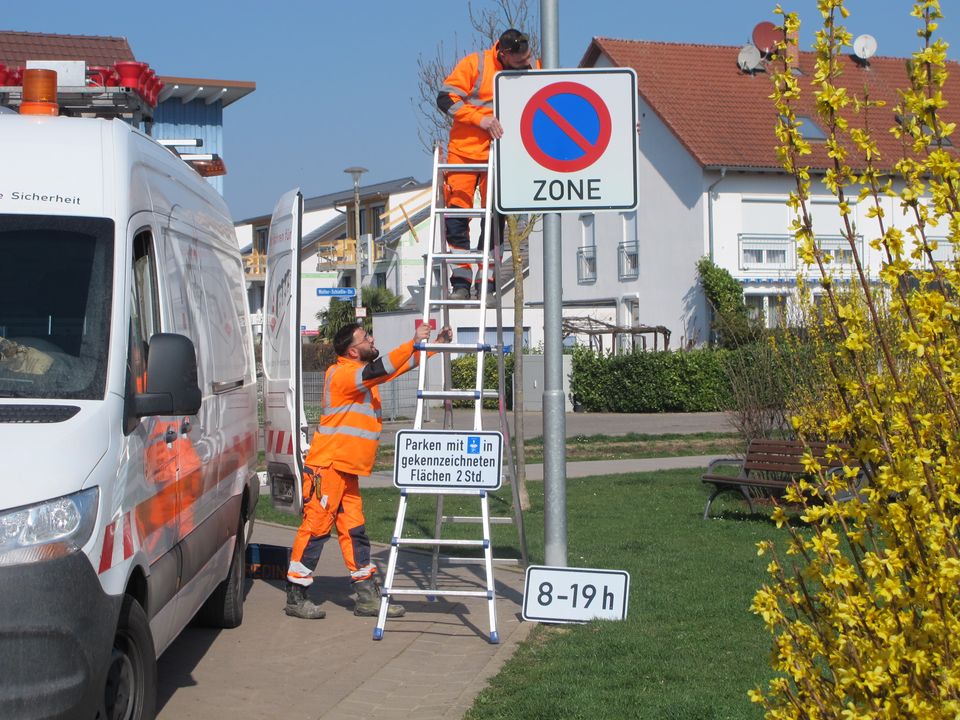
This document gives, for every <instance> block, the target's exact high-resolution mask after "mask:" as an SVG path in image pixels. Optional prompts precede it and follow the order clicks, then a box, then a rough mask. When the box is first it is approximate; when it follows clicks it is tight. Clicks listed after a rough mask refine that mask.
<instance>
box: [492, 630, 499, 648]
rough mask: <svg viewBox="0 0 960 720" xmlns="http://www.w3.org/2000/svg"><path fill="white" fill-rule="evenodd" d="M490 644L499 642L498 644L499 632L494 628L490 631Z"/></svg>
mask: <svg viewBox="0 0 960 720" xmlns="http://www.w3.org/2000/svg"><path fill="white" fill-rule="evenodd" d="M490 644H491V645H499V644H500V633H498V632H497V631H496V630H494V631H493V632H492V633H490Z"/></svg>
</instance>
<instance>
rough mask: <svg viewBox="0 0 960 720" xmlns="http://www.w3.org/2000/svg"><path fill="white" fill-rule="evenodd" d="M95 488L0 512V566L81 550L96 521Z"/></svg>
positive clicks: (96, 493) (98, 495)
mask: <svg viewBox="0 0 960 720" xmlns="http://www.w3.org/2000/svg"><path fill="white" fill-rule="evenodd" d="M99 497H100V490H99V488H95V487H94V488H90V489H89V490H81V491H80V492H78V493H74V494H73V495H66V496H64V497H59V498H56V499H54V500H47V501H45V502H41V503H37V504H36V505H27V506H26V507H19V508H15V509H13V510H0V565H22V564H25V563H33V562H42V561H44V560H53V559H54V558H58V557H63V556H64V555H69V554H70V553H72V552H75V551H77V550H79V549H80V548H82V547H83V546H84V545H85V544H86V542H87V540H89V539H90V533H91V532H93V528H94V526H95V525H96V521H97V505H98V500H99Z"/></svg>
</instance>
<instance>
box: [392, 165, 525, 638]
mask: <svg viewBox="0 0 960 720" xmlns="http://www.w3.org/2000/svg"><path fill="white" fill-rule="evenodd" d="M439 152H440V151H439V148H436V149H435V150H434V156H433V195H432V198H431V206H430V241H429V246H428V250H427V255H426V256H425V279H424V289H423V316H422V322H425V323H429V322H430V315H431V313H432V311H433V310H434V309H438V310H439V311H440V313H441V317H442V325H449V324H450V309H451V308H468V309H471V308H472V309H476V310H477V316H478V321H477V327H478V329H479V332H480V333H482V335H480V336H479V337H478V338H477V342H475V343H431V342H424V343H419V344H418V345H417V346H416V349H417V350H418V351H419V352H420V353H421V355H420V367H419V382H418V387H417V410H416V415H415V417H414V427H413V432H416V431H417V430H421V429H422V425H423V420H424V403H425V401H426V400H432V399H442V400H443V401H444V408H445V412H444V428H445V429H447V428H451V426H452V402H453V400H457V399H465V400H471V401H472V402H473V406H474V412H473V431H472V432H474V433H481V432H483V427H482V416H481V410H482V407H483V401H484V400H485V399H491V398H495V399H496V400H497V403H498V411H499V413H498V414H499V420H500V436H501V438H502V441H505V444H506V448H507V456H508V463H509V477H510V485H511V491H512V492H511V495H512V503H513V516H512V517H493V516H491V514H490V507H489V490H488V489H486V488H484V489H478V488H471V487H449V486H438V487H404V488H401V492H400V503H399V508H398V510H397V520H396V525H395V527H394V532H393V537H392V540H391V543H390V555H389V561H388V564H387V572H386V575H385V576H384V584H383V588H382V597H381V602H380V613H379V616H378V618H377V625H376V627H375V628H374V631H373V639H374V640H380V639H382V638H383V633H384V626H385V625H386V620H387V611H388V609H389V604H390V601H391V599H395V598H396V597H398V596H402V595H423V596H427V597H428V598H433V597H436V596H440V595H442V596H449V597H482V598H486V600H487V608H488V612H489V618H490V636H489V640H490V642H491V643H494V644H495V643H498V642H499V641H500V636H499V632H498V630H497V614H496V606H495V599H496V591H495V586H494V578H493V563H494V562H495V561H501V559H500V558H494V557H493V547H492V541H491V533H490V526H491V524H494V523H498V524H499V523H511V524H513V525H515V526H516V528H517V534H518V539H519V544H520V553H521V560H520V562H521V563H522V564H523V566H524V567H526V565H527V547H526V535H525V532H524V528H523V515H522V512H521V510H520V498H519V490H518V488H517V482H516V477H517V476H516V465H515V462H514V456H513V448H512V445H511V444H510V432H509V425H508V423H507V419H506V404H505V401H504V393H503V391H504V389H505V371H504V363H503V351H502V349H503V347H504V344H503V318H502V308H501V306H500V302H499V297H500V295H499V294H498V295H497V296H496V297H497V302H496V305H495V306H494V307H495V309H496V323H497V345H491V344H489V343H487V342H485V339H486V338H485V335H486V325H487V323H486V317H487V310H488V301H490V300H491V299H492V298H491V296H490V293H489V287H488V282H487V278H488V277H489V274H488V273H489V271H490V270H491V269H492V270H493V277H494V282H495V284H496V287H497V289H498V290H502V287H501V286H500V284H499V282H500V255H501V250H500V249H499V248H498V247H497V245H495V244H493V242H492V238H493V237H495V233H499V223H497V227H494V223H493V222H492V221H493V220H494V215H493V207H494V202H493V193H494V187H493V183H492V182H488V183H487V185H488V187H487V198H486V203H485V205H484V206H483V207H474V208H456V207H449V208H448V207H446V205H445V202H444V192H443V180H444V175H445V173H446V172H448V171H450V170H457V171H464V172H476V173H483V174H486V175H487V177H488V178H492V177H493V173H492V169H493V162H494V155H495V154H494V153H493V152H491V153H490V160H489V161H488V162H487V163H483V164H456V165H454V164H448V163H441V162H440V161H439V157H440V155H439ZM447 217H466V218H482V220H483V227H484V232H483V240H482V243H481V246H480V247H478V248H477V251H476V252H450V251H449V249H448V247H447V243H446V228H445V222H444V220H445V219H446V218H447ZM497 240H498V241H499V240H500V238H497ZM491 245H493V246H494V247H495V248H497V249H496V250H495V251H494V252H493V253H491V252H490V248H491ZM491 255H493V263H492V265H491ZM467 262H469V263H472V264H475V265H479V269H478V271H477V275H476V287H478V288H479V297H477V298H471V299H454V298H451V297H449V293H448V289H447V288H448V277H449V266H450V265H452V264H462V263H467ZM436 285H439V288H436V289H438V290H439V292H435V286H436ZM428 352H437V353H443V354H444V356H443V364H442V367H443V371H442V379H443V383H442V384H443V388H444V389H442V390H430V389H427V386H426V385H427V384H426V377H427V362H426V357H427V353H428ZM488 352H495V353H497V373H498V382H499V388H500V389H499V390H492V389H486V388H484V387H483V383H484V360H485V357H486V354H487V353H488ZM450 353H474V354H475V356H476V361H477V364H476V368H477V373H476V384H475V386H474V389H473V390H454V389H452V388H451V373H450ZM402 432H404V431H401V433H402ZM399 439H400V438H399V434H398V442H399ZM476 440H477V443H478V444H479V442H480V441H481V440H480V438H476ZM396 452H397V453H399V448H398V449H397V450H396ZM497 487H499V478H498V483H497ZM416 495H432V496H434V497H435V498H436V503H437V505H436V520H435V526H434V537H433V538H405V537H403V528H404V522H405V517H406V511H407V503H408V499H409V497H411V496H416ZM446 495H451V496H472V497H476V498H478V499H479V503H480V515H479V516H462V515H451V516H448V515H444V514H443V499H444V496H446ZM451 522H457V523H461V522H462V523H479V524H480V525H481V528H482V537H481V538H479V539H470V540H463V539H447V538H443V537H442V536H441V531H442V526H443V524H444V523H451ZM416 545H420V546H429V547H431V548H432V562H431V572H430V578H429V583H428V584H429V587H426V588H422V587H396V586H394V580H395V576H396V569H397V560H398V556H399V552H400V547H401V546H416ZM442 546H474V547H481V548H482V549H483V558H482V559H480V560H479V561H480V562H482V563H483V565H484V570H485V585H486V587H485V589H483V590H476V589H458V588H447V587H443V588H440V587H438V586H437V585H438V583H437V580H438V564H439V560H440V556H439V550H440V547H442ZM444 560H445V561H449V562H459V563H462V564H469V563H470V562H477V561H478V559H476V558H444ZM510 560H511V561H513V562H516V560H515V559H510Z"/></svg>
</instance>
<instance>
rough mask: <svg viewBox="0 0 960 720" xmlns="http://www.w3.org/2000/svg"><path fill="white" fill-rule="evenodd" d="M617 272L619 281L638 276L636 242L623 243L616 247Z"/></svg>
mask: <svg viewBox="0 0 960 720" xmlns="http://www.w3.org/2000/svg"><path fill="white" fill-rule="evenodd" d="M617 272H618V274H619V275H620V279H621V280H632V279H634V278H637V277H639V276H640V249H639V247H638V243H637V241H636V240H629V241H623V242H621V243H620V244H619V245H617Z"/></svg>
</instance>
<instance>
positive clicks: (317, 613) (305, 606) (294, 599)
mask: <svg viewBox="0 0 960 720" xmlns="http://www.w3.org/2000/svg"><path fill="white" fill-rule="evenodd" d="M283 611H284V612H285V613H286V614H287V615H289V616H290V617H298V618H303V619H304V620H319V619H320V618H322V617H325V616H326V614H327V613H326V611H324V610H321V609H320V606H319V605H317V604H315V603H314V602H312V601H311V600H309V599H307V588H306V587H305V586H303V585H297V584H296V583H292V582H290V581H289V580H288V581H287V606H286V607H285V608H284V609H283Z"/></svg>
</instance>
